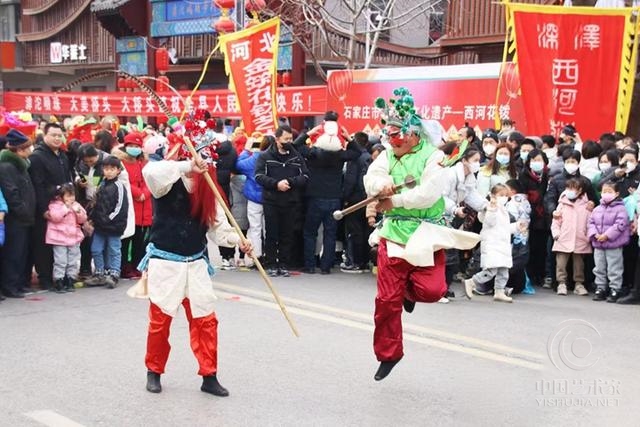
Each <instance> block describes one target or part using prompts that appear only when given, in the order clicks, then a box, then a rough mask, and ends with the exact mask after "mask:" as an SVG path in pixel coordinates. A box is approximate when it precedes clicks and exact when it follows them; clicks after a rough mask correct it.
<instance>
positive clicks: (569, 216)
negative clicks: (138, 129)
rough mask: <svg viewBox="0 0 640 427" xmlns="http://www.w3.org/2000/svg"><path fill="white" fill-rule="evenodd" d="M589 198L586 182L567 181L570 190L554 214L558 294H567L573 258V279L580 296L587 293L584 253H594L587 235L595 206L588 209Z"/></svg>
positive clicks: (553, 233) (552, 228) (553, 230)
mask: <svg viewBox="0 0 640 427" xmlns="http://www.w3.org/2000/svg"><path fill="white" fill-rule="evenodd" d="M588 204H589V199H588V198H587V195H586V194H585V192H584V181H583V180H580V179H578V178H571V179H569V180H568V181H567V183H566V189H565V191H564V192H563V193H562V195H561V196H560V201H559V205H558V208H557V210H556V211H555V212H554V213H553V222H552V223H551V235H552V237H553V248H552V250H553V252H554V253H555V255H556V280H557V282H558V288H557V291H556V292H557V294H558V295H567V281H568V279H569V277H568V275H567V264H568V263H569V259H570V258H571V260H572V261H573V277H572V278H573V281H574V283H575V288H574V291H573V293H574V294H576V295H587V294H588V292H587V290H586V288H585V286H584V281H585V271H584V259H583V257H584V255H585V254H590V253H591V252H592V249H591V243H590V242H589V237H588V236H587V221H588V220H589V216H590V211H591V209H589V208H588V206H587V205H588Z"/></svg>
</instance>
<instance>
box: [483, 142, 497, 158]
mask: <svg viewBox="0 0 640 427" xmlns="http://www.w3.org/2000/svg"><path fill="white" fill-rule="evenodd" d="M482 150H483V151H484V154H486V155H487V156H490V155H492V154H493V153H495V152H496V146H495V145H491V144H486V145H483V146H482Z"/></svg>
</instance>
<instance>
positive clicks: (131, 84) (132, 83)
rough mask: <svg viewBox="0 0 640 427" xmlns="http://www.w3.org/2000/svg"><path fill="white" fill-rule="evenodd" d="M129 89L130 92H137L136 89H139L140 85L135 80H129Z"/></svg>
mask: <svg viewBox="0 0 640 427" xmlns="http://www.w3.org/2000/svg"><path fill="white" fill-rule="evenodd" d="M127 87H128V88H129V91H130V92H135V91H136V89H138V85H137V84H136V82H135V80H133V79H127Z"/></svg>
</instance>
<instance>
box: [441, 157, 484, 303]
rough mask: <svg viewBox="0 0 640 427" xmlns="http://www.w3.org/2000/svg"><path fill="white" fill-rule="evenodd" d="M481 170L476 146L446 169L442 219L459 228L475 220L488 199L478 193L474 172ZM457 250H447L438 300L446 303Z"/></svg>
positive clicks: (451, 294) (454, 271) (457, 259)
mask: <svg viewBox="0 0 640 427" xmlns="http://www.w3.org/2000/svg"><path fill="white" fill-rule="evenodd" d="M479 170H480V153H479V152H478V151H477V150H475V149H470V150H467V151H466V152H465V153H464V155H463V156H462V159H461V160H460V161H459V162H457V163H456V164H455V165H453V167H450V168H447V169H445V173H446V183H445V185H444V190H443V192H442V197H443V198H444V203H445V218H446V220H447V222H448V223H449V224H451V225H452V227H454V228H460V227H461V226H462V225H463V224H467V222H468V221H470V222H471V223H473V222H474V219H475V218H476V217H477V213H478V212H480V211H482V210H483V209H484V208H485V207H486V205H487V200H486V199H485V198H484V197H482V196H481V195H480V193H479V192H478V189H477V187H478V184H477V181H476V176H475V174H476V173H478V171H479ZM458 253H459V251H458V250H457V249H449V250H447V267H446V271H445V275H446V280H447V289H448V290H447V296H445V297H443V298H442V299H441V300H440V302H443V303H446V302H449V300H448V298H450V297H453V296H455V295H454V294H453V291H451V290H450V287H451V283H452V282H453V275H454V274H455V273H456V267H457V266H458V261H459V258H458Z"/></svg>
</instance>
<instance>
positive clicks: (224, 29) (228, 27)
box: [213, 16, 236, 34]
mask: <svg viewBox="0 0 640 427" xmlns="http://www.w3.org/2000/svg"><path fill="white" fill-rule="evenodd" d="M213 29H214V30H216V32H217V33H218V34H224V33H232V32H234V31H235V30H236V24H235V23H234V22H233V21H232V20H231V19H229V17H228V16H221V17H220V19H218V20H217V21H216V23H215V24H214V25H213Z"/></svg>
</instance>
